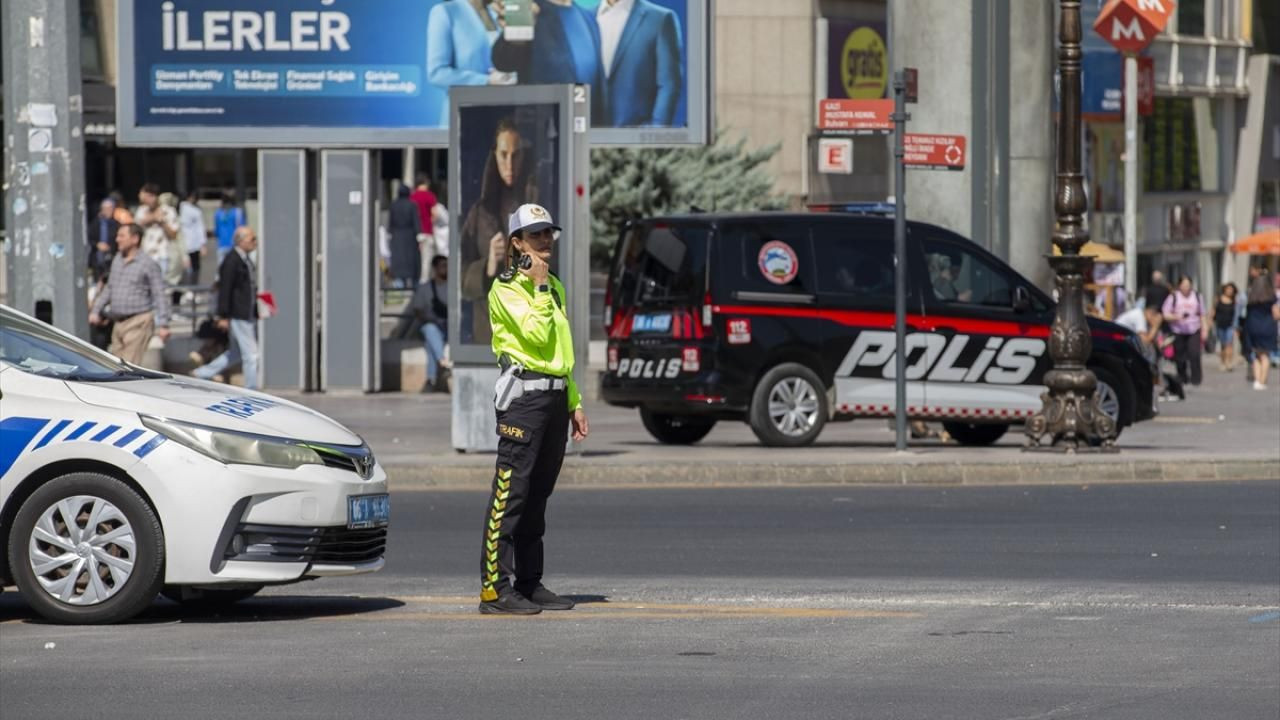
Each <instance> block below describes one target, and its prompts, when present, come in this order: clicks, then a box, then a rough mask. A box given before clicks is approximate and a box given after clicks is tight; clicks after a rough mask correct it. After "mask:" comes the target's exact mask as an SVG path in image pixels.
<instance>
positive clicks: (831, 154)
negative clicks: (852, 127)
mask: <svg viewBox="0 0 1280 720" xmlns="http://www.w3.org/2000/svg"><path fill="white" fill-rule="evenodd" d="M818 172H820V173H828V174H831V175H849V174H852V173H853V140H851V139H849V138H821V139H819V140H818Z"/></svg>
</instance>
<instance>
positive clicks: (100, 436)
mask: <svg viewBox="0 0 1280 720" xmlns="http://www.w3.org/2000/svg"><path fill="white" fill-rule="evenodd" d="M119 429H120V426H119V425H108V426H106V427H105V428H103V429H102V432H100V433H98V434H97V435H94V436H93V437H91V438H89V439H90V440H91V441H93V442H102V441H103V440H106V439H107V438H108V437H110V436H111V433H113V432H115V431H117V430H119Z"/></svg>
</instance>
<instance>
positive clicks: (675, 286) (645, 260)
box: [612, 223, 711, 305]
mask: <svg viewBox="0 0 1280 720" xmlns="http://www.w3.org/2000/svg"><path fill="white" fill-rule="evenodd" d="M710 235H711V229H710V228H709V227H707V226H705V225H669V224H666V223H654V224H637V225H634V226H632V227H631V228H630V229H628V230H627V233H626V235H625V236H623V238H622V243H621V245H620V246H619V248H618V253H617V256H616V258H615V260H614V268H613V285H612V290H613V301H614V303H616V304H619V305H650V304H673V305H674V304H678V305H697V304H700V303H701V302H702V294H703V290H704V288H703V285H704V277H705V275H706V268H707V239H708V238H709V237H710Z"/></svg>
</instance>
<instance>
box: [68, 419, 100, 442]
mask: <svg viewBox="0 0 1280 720" xmlns="http://www.w3.org/2000/svg"><path fill="white" fill-rule="evenodd" d="M97 424H98V423H96V422H94V421H92V420H85V421H84V422H83V423H81V424H80V427H78V428H76V429H75V430H72V431H71V434H70V435H68V436H66V437H64V438H62V442H67V441H68V440H79V439H80V436H81V435H83V434H85V433H87V432H89V430H90V429H91V428H92V427H93V426H94V425H97Z"/></svg>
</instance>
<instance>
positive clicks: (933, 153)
mask: <svg viewBox="0 0 1280 720" xmlns="http://www.w3.org/2000/svg"><path fill="white" fill-rule="evenodd" d="M902 148H903V150H904V155H903V161H904V162H905V163H906V164H907V167H914V168H937V169H941V170H963V169H964V148H965V138H964V136H963V135H921V134H918V133H907V136H906V138H904V139H903V142H902Z"/></svg>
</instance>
